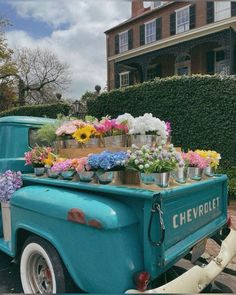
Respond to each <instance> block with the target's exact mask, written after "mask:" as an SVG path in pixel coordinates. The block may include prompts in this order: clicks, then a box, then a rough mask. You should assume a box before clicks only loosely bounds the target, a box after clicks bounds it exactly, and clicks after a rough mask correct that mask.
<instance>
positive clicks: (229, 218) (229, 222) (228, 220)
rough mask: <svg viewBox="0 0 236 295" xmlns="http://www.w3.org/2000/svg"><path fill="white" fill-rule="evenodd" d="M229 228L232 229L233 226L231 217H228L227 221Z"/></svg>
mask: <svg viewBox="0 0 236 295" xmlns="http://www.w3.org/2000/svg"><path fill="white" fill-rule="evenodd" d="M227 226H228V227H229V228H230V227H231V226H232V218H231V216H228V219H227Z"/></svg>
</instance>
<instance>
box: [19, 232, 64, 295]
mask: <svg viewBox="0 0 236 295" xmlns="http://www.w3.org/2000/svg"><path fill="white" fill-rule="evenodd" d="M20 277H21V284H22V288H23V290H24V293H26V294H29V293H31V294H32V293H41V294H42V293H53V294H55V293H65V291H66V285H65V282H66V278H67V272H66V270H65V268H64V265H63V262H62V260H61V258H60V256H59V254H58V252H57V251H56V249H55V248H54V247H53V246H52V245H51V244H50V243H49V242H47V241H46V240H44V239H42V238H40V237H37V236H30V237H29V238H28V239H27V240H26V241H25V243H24V246H23V249H22V253H21V259H20Z"/></svg>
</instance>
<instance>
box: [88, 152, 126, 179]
mask: <svg viewBox="0 0 236 295" xmlns="http://www.w3.org/2000/svg"><path fill="white" fill-rule="evenodd" d="M127 157H128V155H127V153H126V152H123V151H120V152H110V151H104V152H102V153H100V154H93V155H90V156H88V161H87V164H88V165H89V167H90V169H91V170H93V171H96V176H97V178H98V181H99V182H100V183H102V184H108V183H110V182H111V181H112V180H113V176H114V171H120V170H123V169H124V167H125V163H126V160H127Z"/></svg>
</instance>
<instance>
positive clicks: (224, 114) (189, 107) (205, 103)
mask: <svg viewBox="0 0 236 295" xmlns="http://www.w3.org/2000/svg"><path fill="white" fill-rule="evenodd" d="M87 105H88V113H89V114H90V115H92V116H96V117H98V118H101V117H102V116H105V115H111V116H112V117H117V116H118V115H120V114H123V113H126V112H127V113H130V114H132V115H133V116H140V115H143V114H144V113H153V115H155V116H157V117H159V118H160V119H162V120H164V121H170V122H171V125H172V129H173V133H172V142H173V143H174V145H175V146H181V147H182V148H183V149H185V150H187V149H193V150H194V149H197V148H199V149H211V150H212V149H213V150H216V151H217V152H219V153H221V155H222V162H221V163H222V164H223V166H228V167H230V166H236V154H235V146H236V136H235V134H236V120H235V118H236V81H235V79H234V78H232V77H224V78H223V77H221V76H209V75H206V76H202V75H195V76H191V77H188V76H184V77H171V78H165V79H156V80H154V81H151V82H145V83H143V84H139V85H134V86H130V87H127V88H123V89H116V90H113V91H111V92H108V93H102V94H101V95H100V96H98V97H97V99H96V100H95V101H91V102H90V101H89V102H88V103H87Z"/></svg>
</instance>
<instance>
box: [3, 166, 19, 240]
mask: <svg viewBox="0 0 236 295" xmlns="http://www.w3.org/2000/svg"><path fill="white" fill-rule="evenodd" d="M22 185H23V181H22V176H21V172H13V171H11V170H8V171H6V172H5V173H3V174H0V202H1V207H2V220H3V236H4V240H5V241H10V240H11V209H10V204H9V201H10V200H11V197H12V196H13V194H14V192H15V191H16V190H18V189H19V188H21V187H22Z"/></svg>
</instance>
